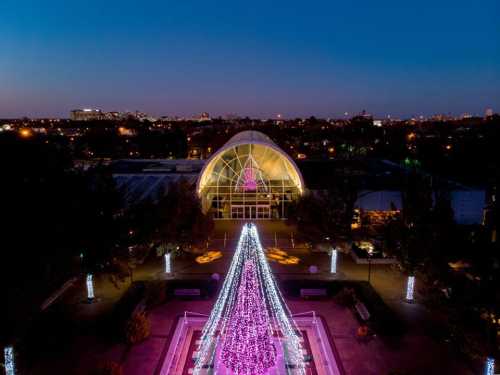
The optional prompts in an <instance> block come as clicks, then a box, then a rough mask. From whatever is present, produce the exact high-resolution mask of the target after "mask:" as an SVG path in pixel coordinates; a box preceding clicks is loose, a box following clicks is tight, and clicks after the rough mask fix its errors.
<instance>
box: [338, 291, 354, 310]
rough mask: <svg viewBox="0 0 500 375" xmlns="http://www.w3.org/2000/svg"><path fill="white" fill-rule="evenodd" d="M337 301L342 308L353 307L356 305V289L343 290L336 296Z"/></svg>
mask: <svg viewBox="0 0 500 375" xmlns="http://www.w3.org/2000/svg"><path fill="white" fill-rule="evenodd" d="M335 301H336V302H337V303H338V304H339V305H341V306H345V307H353V306H354V304H355V303H356V293H355V292H354V288H348V287H344V288H342V290H341V291H340V292H338V293H337V295H336V296H335Z"/></svg>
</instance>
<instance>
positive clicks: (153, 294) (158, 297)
mask: <svg viewBox="0 0 500 375" xmlns="http://www.w3.org/2000/svg"><path fill="white" fill-rule="evenodd" d="M166 294H167V287H166V285H165V283H164V282H163V281H156V282H151V283H149V284H147V286H146V306H147V308H148V309H149V308H151V307H155V306H158V305H161V304H162V303H163V302H165V299H166Z"/></svg>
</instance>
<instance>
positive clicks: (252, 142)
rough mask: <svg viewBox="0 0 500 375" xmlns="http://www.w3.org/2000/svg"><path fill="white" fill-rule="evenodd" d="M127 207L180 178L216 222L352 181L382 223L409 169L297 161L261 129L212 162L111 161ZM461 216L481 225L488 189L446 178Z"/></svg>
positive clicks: (398, 201)
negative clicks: (345, 181) (192, 190)
mask: <svg viewBox="0 0 500 375" xmlns="http://www.w3.org/2000/svg"><path fill="white" fill-rule="evenodd" d="M111 168H112V171H113V176H114V178H115V181H116V183H117V187H118V189H119V190H120V191H121V192H122V194H123V197H124V199H125V203H126V204H127V205H133V204H135V203H137V202H139V201H141V200H144V199H149V200H152V201H155V200H157V199H159V198H160V197H162V196H163V195H164V194H166V192H167V191H168V187H169V185H170V183H171V182H174V181H177V180H179V179H181V178H183V179H185V180H187V181H188V182H190V183H192V184H193V186H195V189H196V194H197V195H198V197H199V199H200V202H201V206H202V209H203V211H204V212H205V213H208V214H210V215H211V216H212V217H213V218H214V219H216V220H231V219H236V220H247V219H248V220H269V219H284V218H286V217H287V212H288V207H289V206H290V204H291V203H293V202H294V201H296V200H297V199H298V198H299V197H300V196H301V195H302V194H304V193H305V192H306V187H307V190H309V191H311V192H313V193H314V192H315V191H320V190H326V189H328V188H329V187H330V186H331V184H332V183H333V182H334V181H336V180H346V179H347V180H350V181H351V182H352V186H353V188H355V189H356V190H357V200H356V203H355V209H356V213H355V217H358V218H360V217H364V218H368V220H369V221H371V222H372V223H373V222H376V221H377V220H384V219H385V218H387V217H388V216H390V215H392V214H394V213H397V212H399V211H400V210H402V208H403V207H402V205H403V203H402V202H403V199H402V193H401V191H402V190H403V183H404V181H405V174H406V173H407V171H406V169H405V168H404V167H402V166H400V165H397V164H394V163H391V162H388V161H384V160H321V161H313V160H310V161H304V160H302V161H298V162H297V164H296V163H295V162H294V160H293V159H292V158H291V157H290V156H289V155H288V154H286V153H285V152H284V151H283V150H282V149H281V148H279V147H278V146H277V145H276V144H275V143H274V142H273V141H272V140H271V139H270V138H269V137H267V136H266V135H264V134H263V133H260V132H257V131H243V132H240V133H238V134H236V135H235V136H234V137H232V138H231V139H230V140H229V141H227V142H226V143H225V144H224V146H222V147H221V148H220V149H219V150H218V151H216V152H215V153H214V154H213V155H212V156H211V157H210V158H209V159H207V160H191V159H180V160H149V159H145V160H140V159H130V160H119V161H114V162H112V164H111ZM443 183H445V184H446V189H447V191H448V192H449V195H450V200H451V204H452V208H453V211H454V215H455V220H456V222H457V223H459V224H481V223H482V222H483V216H484V210H485V206H486V192H485V189H484V188H480V187H479V188H469V187H465V186H463V185H460V184H457V183H454V182H452V181H444V182H443Z"/></svg>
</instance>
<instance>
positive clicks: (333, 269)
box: [330, 248, 338, 274]
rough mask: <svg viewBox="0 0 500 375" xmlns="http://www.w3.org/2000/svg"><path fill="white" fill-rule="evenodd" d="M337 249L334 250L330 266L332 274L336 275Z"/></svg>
mask: <svg viewBox="0 0 500 375" xmlns="http://www.w3.org/2000/svg"><path fill="white" fill-rule="evenodd" d="M337 254H338V252H337V249H335V248H333V249H332V259H331V264H330V273H332V274H336V273H337V256H338V255H337Z"/></svg>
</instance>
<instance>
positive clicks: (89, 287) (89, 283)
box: [87, 273, 95, 301]
mask: <svg viewBox="0 0 500 375" xmlns="http://www.w3.org/2000/svg"><path fill="white" fill-rule="evenodd" d="M94 297H95V295H94V279H93V277H92V274H91V273H89V274H88V275H87V299H88V300H89V301H92V300H93V299H94Z"/></svg>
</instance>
